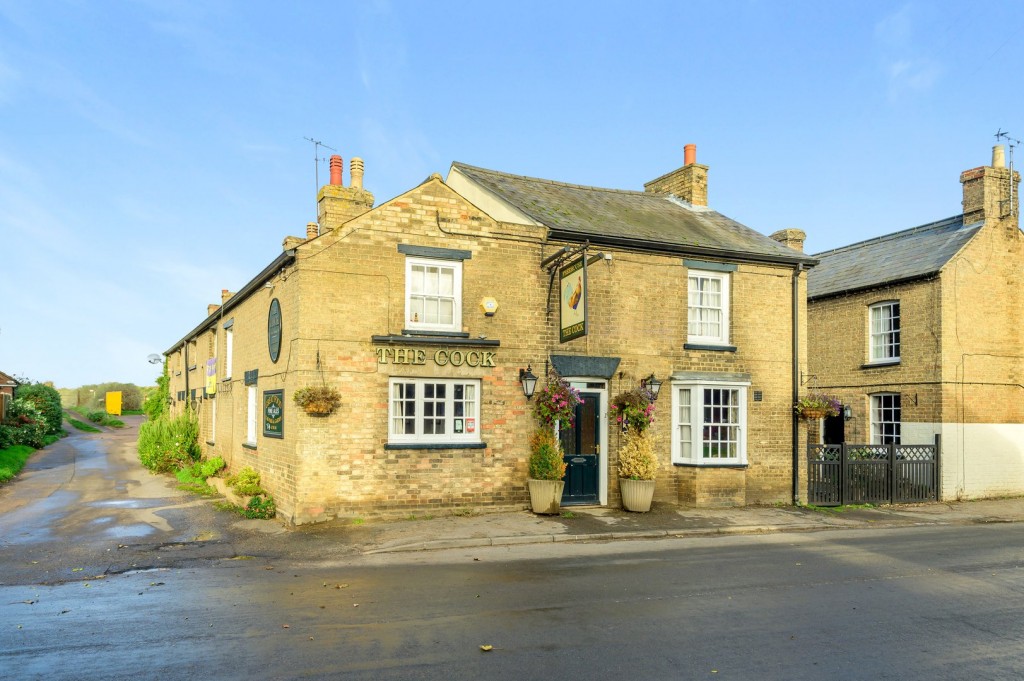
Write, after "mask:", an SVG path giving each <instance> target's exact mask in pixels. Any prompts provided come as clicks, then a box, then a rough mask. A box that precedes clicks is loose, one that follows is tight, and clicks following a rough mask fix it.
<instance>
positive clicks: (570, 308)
mask: <svg viewBox="0 0 1024 681" xmlns="http://www.w3.org/2000/svg"><path fill="white" fill-rule="evenodd" d="M586 260H587V257H586V252H585V251H584V253H583V255H582V256H581V257H580V258H579V259H578V260H576V261H574V262H571V263H569V264H568V265H566V266H565V267H563V268H561V269H560V270H559V271H558V289H559V297H560V298H561V301H560V302H561V304H560V305H559V319H560V322H561V323H560V324H559V334H558V340H559V342H560V343H565V342H566V341H571V340H572V339H574V338H579V337H580V336H586V335H587V266H586Z"/></svg>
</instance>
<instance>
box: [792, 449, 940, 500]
mask: <svg viewBox="0 0 1024 681" xmlns="http://www.w3.org/2000/svg"><path fill="white" fill-rule="evenodd" d="M939 445H940V436H938V435H936V436H935V444H933V445H902V444H900V445H897V444H888V445H861V444H850V443H843V444H839V445H809V446H808V447H807V501H808V503H810V504H811V505H814V506H841V505H843V504H899V503H909V502H920V501H937V500H938V498H939V493H940V489H939V482H940V480H941V468H940V459H939V453H940V446H939Z"/></svg>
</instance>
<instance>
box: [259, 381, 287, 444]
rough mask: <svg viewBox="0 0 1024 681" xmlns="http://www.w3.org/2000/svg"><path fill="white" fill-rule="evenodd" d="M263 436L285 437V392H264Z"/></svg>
mask: <svg viewBox="0 0 1024 681" xmlns="http://www.w3.org/2000/svg"><path fill="white" fill-rule="evenodd" d="M263 435H264V436H266V437H284V390H264V391H263Z"/></svg>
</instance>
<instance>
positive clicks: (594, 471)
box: [559, 393, 601, 505]
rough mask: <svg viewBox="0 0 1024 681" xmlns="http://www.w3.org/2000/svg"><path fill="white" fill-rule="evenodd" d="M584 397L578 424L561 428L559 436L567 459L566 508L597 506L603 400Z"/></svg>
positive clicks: (564, 496)
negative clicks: (599, 426)
mask: <svg viewBox="0 0 1024 681" xmlns="http://www.w3.org/2000/svg"><path fill="white" fill-rule="evenodd" d="M581 397H582V398H583V403H582V404H580V405H578V406H577V407H576V422H575V424H574V425H573V427H572V428H561V430H560V433H559V435H560V437H561V440H562V452H563V453H564V455H565V489H564V490H563V491H562V504H563V505H572V504H596V503H598V496H597V487H598V484H599V478H600V476H599V475H598V461H599V460H600V458H601V456H600V454H601V439H600V437H599V435H598V432H599V431H598V424H599V423H600V418H599V416H600V411H601V396H600V395H599V394H598V393H583V394H582V395H581Z"/></svg>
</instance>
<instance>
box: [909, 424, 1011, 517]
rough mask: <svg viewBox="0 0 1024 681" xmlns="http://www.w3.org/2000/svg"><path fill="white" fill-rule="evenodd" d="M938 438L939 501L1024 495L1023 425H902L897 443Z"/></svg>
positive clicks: (923, 442)
mask: <svg viewBox="0 0 1024 681" xmlns="http://www.w3.org/2000/svg"><path fill="white" fill-rule="evenodd" d="M936 433H939V434H940V435H942V498H943V499H944V500H952V499H977V498H982V497H1000V496H1012V495H1019V494H1024V424H1020V423H967V424H963V423H906V422H904V423H903V424H902V426H901V437H900V440H901V441H902V442H904V443H906V444H931V443H932V442H934V439H935V434H936Z"/></svg>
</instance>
